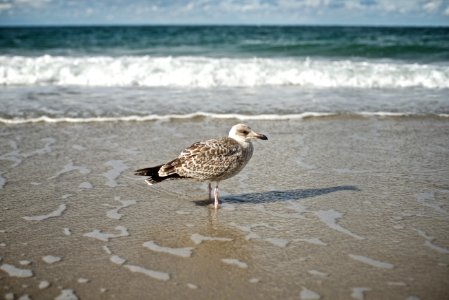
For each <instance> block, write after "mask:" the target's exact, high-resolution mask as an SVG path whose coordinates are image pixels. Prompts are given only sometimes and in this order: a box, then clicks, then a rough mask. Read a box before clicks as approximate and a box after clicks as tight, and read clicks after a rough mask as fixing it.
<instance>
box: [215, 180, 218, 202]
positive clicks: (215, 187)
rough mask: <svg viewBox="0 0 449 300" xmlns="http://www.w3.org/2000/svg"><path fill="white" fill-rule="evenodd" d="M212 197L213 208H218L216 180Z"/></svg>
mask: <svg viewBox="0 0 449 300" xmlns="http://www.w3.org/2000/svg"><path fill="white" fill-rule="evenodd" d="M214 197H215V202H214V208H215V209H217V208H218V182H217V185H216V186H215V190H214Z"/></svg>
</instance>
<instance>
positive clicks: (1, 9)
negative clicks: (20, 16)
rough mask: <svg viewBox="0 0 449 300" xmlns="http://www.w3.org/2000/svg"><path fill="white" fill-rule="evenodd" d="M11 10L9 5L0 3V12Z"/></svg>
mask: <svg viewBox="0 0 449 300" xmlns="http://www.w3.org/2000/svg"><path fill="white" fill-rule="evenodd" d="M11 8H12V4H11V3H0V12H1V11H4V10H10V9H11Z"/></svg>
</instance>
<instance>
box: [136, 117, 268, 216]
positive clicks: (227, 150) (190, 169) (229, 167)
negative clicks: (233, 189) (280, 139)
mask: <svg viewBox="0 0 449 300" xmlns="http://www.w3.org/2000/svg"><path fill="white" fill-rule="evenodd" d="M252 139H261V140H267V137H266V136H265V135H263V134H260V133H256V132H254V131H252V130H251V128H249V127H248V126H247V125H245V124H237V125H235V126H233V127H232V128H231V131H230V132H229V137H224V138H221V139H211V140H207V141H203V142H197V143H194V144H192V145H191V146H190V147H188V148H186V149H185V150H184V151H182V152H181V154H180V155H179V156H178V157H177V158H175V159H174V160H172V161H170V162H168V163H166V164H162V165H158V166H155V167H151V168H145V169H140V170H137V171H136V173H135V174H136V175H140V176H147V177H148V178H147V179H146V180H145V181H146V182H147V183H148V184H150V185H152V184H155V183H158V182H161V181H164V180H171V179H183V178H188V179H195V180H199V181H208V182H209V198H210V194H211V185H210V184H211V182H216V183H217V184H216V187H215V191H214V195H215V208H217V207H218V184H219V182H220V181H222V180H225V179H228V178H230V177H232V176H235V175H236V174H238V173H239V172H240V171H241V170H242V169H243V168H244V167H245V166H246V164H247V163H248V161H249V160H250V159H251V156H252V155H253V144H252V143H251V140H252Z"/></svg>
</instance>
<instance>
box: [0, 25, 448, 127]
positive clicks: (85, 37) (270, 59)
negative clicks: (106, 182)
mask: <svg viewBox="0 0 449 300" xmlns="http://www.w3.org/2000/svg"><path fill="white" fill-rule="evenodd" d="M198 114H200V115H206V116H210V117H226V116H231V115H233V116H234V117H235V116H238V117H241V118H281V119H282V118H295V117H297V118H301V117H303V116H310V115H317V116H319V115H321V114H324V115H326V114H365V115H366V114H368V115H370V114H375V115H399V116H400V115H407V116H414V115H439V116H446V115H448V114H449V28H437V27H431V28H417V27H406V28H402V27H392V28H389V27H378V28H376V27H308V26H142V27H140V26H139V27H138V26H135V27H133V26H129V27H113V26H112V27H17V28H14V27H3V28H0V117H1V119H2V121H3V122H27V121H31V120H36V119H39V118H40V119H45V120H63V119H65V120H69V119H70V120H72V121H77V120H78V121H82V120H104V119H107V120H113V119H114V118H119V119H122V120H126V119H134V120H141V119H151V118H159V117H161V118H164V117H167V116H173V115H176V116H178V117H186V118H188V117H192V116H195V115H198Z"/></svg>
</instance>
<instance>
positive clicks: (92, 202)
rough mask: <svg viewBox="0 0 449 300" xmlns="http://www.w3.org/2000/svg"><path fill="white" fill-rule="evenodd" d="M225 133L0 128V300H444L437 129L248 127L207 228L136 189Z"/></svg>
mask: <svg viewBox="0 0 449 300" xmlns="http://www.w3.org/2000/svg"><path fill="white" fill-rule="evenodd" d="M235 122H236V120H233V119H222V120H220V119H210V118H207V117H203V118H200V119H188V120H166V121H164V120H161V121H150V122H102V123H96V122H93V123H82V124H73V123H58V124H47V123H37V124H16V125H1V127H0V135H1V137H2V138H1V139H0V149H1V152H0V166H1V176H2V178H3V184H2V185H1V188H0V196H1V199H2V201H1V205H2V207H1V210H2V214H1V223H0V242H1V244H0V245H1V247H0V257H1V260H0V270H1V271H0V281H1V282H0V286H1V291H2V295H3V296H6V295H9V294H11V293H13V294H14V295H15V296H16V297H19V296H22V295H25V294H28V295H29V296H30V297H31V298H32V299H41V298H42V299H48V298H55V297H61V298H63V297H69V296H70V297H73V295H75V296H76V297H78V298H80V299H85V298H87V299H89V298H105V299H106V298H107V299H110V298H117V299H135V298H142V297H153V298H159V299H178V298H183V299H185V298H186V297H192V298H195V299H210V298H212V297H218V298H222V299H223V298H224V299H228V298H229V299H230V298H233V299H237V298H238V299H246V298H250V297H251V298H254V297H257V298H261V299H279V298H283V299H298V298H299V299H319V298H332V299H351V298H354V299H370V298H373V299H385V298H391V299H405V298H407V297H417V298H419V299H442V298H446V297H448V295H449V290H448V288H447V287H448V286H449V281H448V278H449V276H448V275H449V256H448V254H449V239H448V238H447V234H446V233H447V232H448V230H449V171H448V170H449V168H448V163H447V162H448V161H449V159H448V158H449V150H448V149H449V144H448V139H447V132H449V123H448V121H447V119H446V118H433V117H424V118H416V117H413V118H411V117H410V118H407V117H383V118H379V117H321V118H310V119H305V120H300V119H299V120H285V121H279V120H278V121H261V120H253V121H251V122H250V125H251V126H252V127H253V129H255V130H257V131H260V132H262V133H265V134H267V135H268V137H269V140H268V141H266V142H265V141H261V142H257V143H255V153H254V156H253V158H252V160H251V162H250V163H249V164H248V166H247V167H246V168H245V169H244V170H243V171H242V173H241V174H239V175H238V176H236V177H234V178H232V179H229V180H227V181H224V182H222V183H221V184H220V195H221V201H222V203H221V206H220V209H219V210H218V211H217V212H215V211H214V210H213V208H212V207H211V206H210V205H209V203H207V201H206V200H207V199H206V198H207V187H206V185H205V184H202V183H192V182H182V181H173V182H167V183H162V184H160V185H155V186H151V187H149V186H147V185H146V184H145V182H144V181H143V178H139V177H135V176H133V174H132V171H133V170H135V169H137V168H141V167H145V166H151V165H153V164H158V163H161V162H164V161H167V160H169V159H171V158H173V157H174V156H176V155H178V153H179V152H180V150H182V149H183V148H184V147H185V146H188V145H189V144H190V143H192V142H194V141H197V140H200V139H205V138H211V137H218V136H222V135H226V133H227V131H228V129H229V128H230V126H232V125H233V124H234V123H235ZM162 150H163V151H162ZM24 261H27V263H22V262H24Z"/></svg>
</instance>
